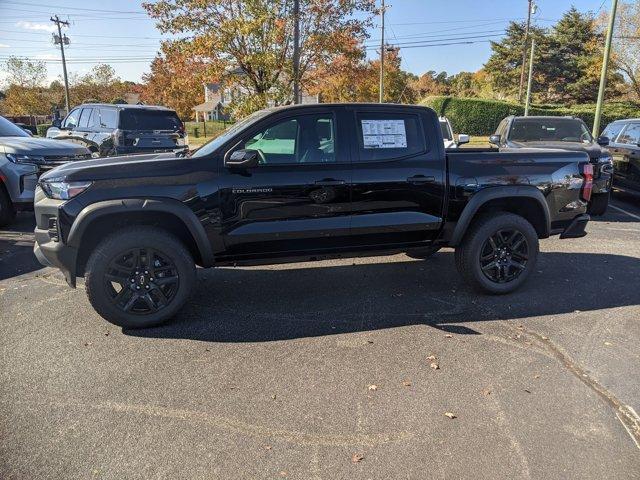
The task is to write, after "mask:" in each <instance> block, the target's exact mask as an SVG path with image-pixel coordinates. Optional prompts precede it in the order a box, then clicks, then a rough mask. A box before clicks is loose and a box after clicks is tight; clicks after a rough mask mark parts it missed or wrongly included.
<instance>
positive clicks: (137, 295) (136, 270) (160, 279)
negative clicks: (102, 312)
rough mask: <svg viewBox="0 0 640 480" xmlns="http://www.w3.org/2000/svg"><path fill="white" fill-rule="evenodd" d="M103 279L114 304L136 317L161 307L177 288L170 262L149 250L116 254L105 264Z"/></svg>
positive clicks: (168, 301)
mask: <svg viewBox="0 0 640 480" xmlns="http://www.w3.org/2000/svg"><path fill="white" fill-rule="evenodd" d="M104 280H105V283H106V285H105V286H106V288H107V291H108V292H110V294H111V301H112V302H113V303H114V305H116V306H117V307H118V308H119V309H120V310H122V311H123V312H127V313H133V314H139V315H148V314H149V313H155V312H157V311H159V310H162V309H163V308H165V307H166V306H167V305H168V304H169V303H171V301H172V300H173V299H174V297H175V295H176V293H177V291H178V288H179V286H180V276H179V274H178V270H177V268H176V266H175V264H174V263H173V261H172V260H171V259H170V258H169V257H168V256H166V255H164V254H163V253H161V252H159V251H158V250H154V249H153V248H134V249H129V250H127V251H125V252H122V253H121V254H119V255H117V256H116V257H115V258H113V259H112V260H111V262H109V266H108V268H107V270H106V272H105V274H104Z"/></svg>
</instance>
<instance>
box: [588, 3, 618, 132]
mask: <svg viewBox="0 0 640 480" xmlns="http://www.w3.org/2000/svg"><path fill="white" fill-rule="evenodd" d="M617 9H618V0H612V1H611V13H609V26H608V28H607V39H606V41H605V44H604V58H603V60H602V71H601V72H600V88H599V89H598V102H597V103H596V115H595V118H594V119H593V132H592V134H593V136H594V137H598V136H599V135H600V120H601V118H602V104H603V102H604V90H605V88H606V87H607V68H608V67H609V56H610V54H611V38H612V37H613V27H614V25H615V22H616V11H617Z"/></svg>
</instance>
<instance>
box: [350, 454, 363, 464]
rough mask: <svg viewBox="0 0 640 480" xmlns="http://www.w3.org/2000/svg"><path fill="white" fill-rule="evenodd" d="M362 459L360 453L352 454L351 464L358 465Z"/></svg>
mask: <svg viewBox="0 0 640 480" xmlns="http://www.w3.org/2000/svg"><path fill="white" fill-rule="evenodd" d="M363 459H364V455H362V454H361V453H354V454H353V456H352V457H351V463H360V462H361V461H362V460H363Z"/></svg>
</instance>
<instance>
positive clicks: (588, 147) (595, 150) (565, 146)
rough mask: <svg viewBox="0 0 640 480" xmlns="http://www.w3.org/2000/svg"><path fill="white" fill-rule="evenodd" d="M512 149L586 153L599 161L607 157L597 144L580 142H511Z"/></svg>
mask: <svg viewBox="0 0 640 480" xmlns="http://www.w3.org/2000/svg"><path fill="white" fill-rule="evenodd" d="M509 146H510V147H515V148H544V149H552V150H569V151H571V152H586V153H588V154H589V158H591V159H598V158H600V157H601V156H603V155H606V151H605V150H603V148H602V147H600V145H598V144H597V143H580V142H509Z"/></svg>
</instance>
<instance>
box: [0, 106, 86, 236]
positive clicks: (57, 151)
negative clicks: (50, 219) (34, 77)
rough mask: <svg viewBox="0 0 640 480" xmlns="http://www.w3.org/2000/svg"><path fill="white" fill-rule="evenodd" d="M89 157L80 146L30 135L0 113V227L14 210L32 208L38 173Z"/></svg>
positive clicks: (6, 222) (11, 215)
mask: <svg viewBox="0 0 640 480" xmlns="http://www.w3.org/2000/svg"><path fill="white" fill-rule="evenodd" d="M87 158H91V153H90V152H89V151H88V150H87V149H86V148H83V147H80V146H78V145H75V144H73V143H68V142H56V141H54V140H47V139H45V138H35V137H32V136H31V134H30V133H27V132H26V131H24V130H23V129H22V128H20V127H18V126H17V125H15V124H13V123H11V122H10V121H9V120H7V119H6V118H4V117H0V227H2V226H5V225H8V224H10V223H11V222H13V219H14V218H15V215H16V211H18V210H31V209H33V194H34V190H35V187H36V182H37V181H38V176H39V175H40V174H42V173H43V172H45V171H47V170H50V169H51V168H53V167H55V166H58V165H61V164H62V163H65V162H68V161H71V160H84V159H87Z"/></svg>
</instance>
